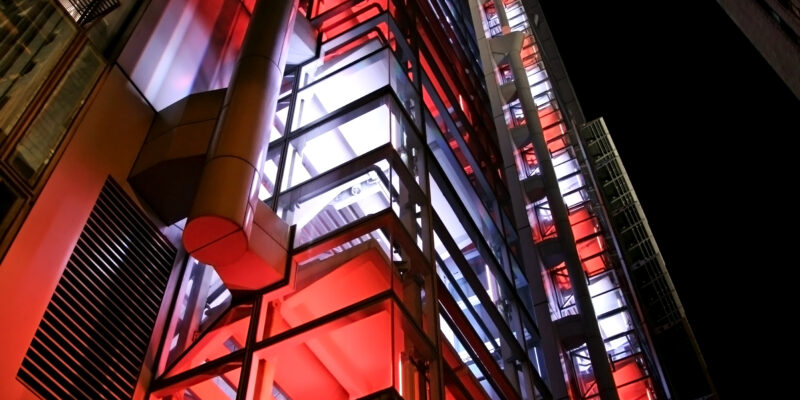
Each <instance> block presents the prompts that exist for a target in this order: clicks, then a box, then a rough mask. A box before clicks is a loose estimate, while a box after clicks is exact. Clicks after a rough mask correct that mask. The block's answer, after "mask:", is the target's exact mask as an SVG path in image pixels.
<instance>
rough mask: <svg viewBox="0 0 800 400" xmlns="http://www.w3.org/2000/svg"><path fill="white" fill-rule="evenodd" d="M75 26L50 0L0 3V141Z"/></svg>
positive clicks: (22, 109) (35, 89)
mask: <svg viewBox="0 0 800 400" xmlns="http://www.w3.org/2000/svg"><path fill="white" fill-rule="evenodd" d="M75 32H76V29H75V27H74V26H73V25H72V23H71V22H70V21H69V17H67V16H66V15H64V14H63V13H62V12H61V10H60V9H59V8H58V7H57V6H55V5H54V4H53V2H51V1H49V0H17V1H2V2H0V38H2V39H0V141H2V139H3V138H5V137H6V136H7V135H8V133H9V132H10V131H11V129H12V128H13V127H14V125H15V124H16V122H17V120H18V119H19V117H20V116H21V115H22V112H23V111H24V110H25V108H26V107H27V106H28V104H29V103H30V102H31V100H33V98H34V96H33V94H34V93H36V91H37V90H38V89H39V87H40V86H41V85H42V83H43V82H44V79H45V78H46V77H47V76H48V75H49V74H50V71H51V70H52V69H53V66H55V64H56V62H57V61H58V60H59V59H60V58H61V54H62V53H63V52H64V49H66V47H67V44H69V42H70V41H71V39H72V38H73V37H74V36H75Z"/></svg>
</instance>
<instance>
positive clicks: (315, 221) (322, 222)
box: [278, 161, 390, 246]
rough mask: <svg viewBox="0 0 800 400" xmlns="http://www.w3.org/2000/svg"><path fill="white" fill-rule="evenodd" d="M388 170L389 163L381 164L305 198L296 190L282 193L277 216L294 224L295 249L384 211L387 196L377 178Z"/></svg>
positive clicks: (387, 202) (385, 189) (388, 198)
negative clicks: (366, 216)
mask: <svg viewBox="0 0 800 400" xmlns="http://www.w3.org/2000/svg"><path fill="white" fill-rule="evenodd" d="M388 169H389V163H388V162H387V161H381V162H378V163H377V164H373V165H372V166H371V167H369V168H367V171H366V172H364V173H361V174H359V175H357V176H355V177H353V178H345V180H344V181H340V182H337V183H334V184H332V185H328V186H329V187H330V186H332V187H330V188H328V189H325V188H320V190H318V191H315V193H314V194H310V195H308V196H301V193H299V192H297V191H296V190H295V191H290V192H288V193H284V194H283V195H282V196H281V197H280V200H279V202H278V215H280V216H281V218H283V220H284V221H286V222H287V223H288V224H290V225H297V227H296V231H295V246H299V245H301V244H303V243H308V242H310V241H311V240H314V239H316V238H318V237H320V236H322V235H324V234H326V233H328V232H330V231H332V230H334V229H337V228H339V227H341V226H344V225H346V224H348V223H350V222H354V221H356V220H357V219H359V218H361V217H363V216H365V215H369V214H374V213H376V212H378V211H381V210H385V209H386V208H388V207H389V206H390V194H389V190H388V188H387V185H386V184H384V183H383V182H382V178H381V177H382V176H385V171H388ZM383 179H386V178H385V177H384V178H383Z"/></svg>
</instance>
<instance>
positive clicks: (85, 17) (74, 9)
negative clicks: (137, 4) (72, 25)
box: [59, 0, 119, 26]
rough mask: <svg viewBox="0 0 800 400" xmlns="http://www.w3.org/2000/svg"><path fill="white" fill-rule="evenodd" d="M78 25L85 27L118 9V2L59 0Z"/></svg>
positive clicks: (105, 0)
mask: <svg viewBox="0 0 800 400" xmlns="http://www.w3.org/2000/svg"><path fill="white" fill-rule="evenodd" d="M59 2H60V3H61V5H62V6H64V8H65V9H66V10H67V12H68V13H69V15H70V16H72V18H73V19H75V22H77V23H78V25H81V26H85V25H88V24H90V23H92V22H93V21H95V20H97V19H99V18H102V17H104V16H105V15H106V14H108V13H110V12H111V11H113V10H114V9H115V8H117V7H119V0H59Z"/></svg>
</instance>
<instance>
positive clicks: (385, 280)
mask: <svg viewBox="0 0 800 400" xmlns="http://www.w3.org/2000/svg"><path fill="white" fill-rule="evenodd" d="M382 236H383V235H382V234H381V232H380V231H374V232H371V233H369V234H367V235H364V236H362V237H361V238H356V240H357V241H358V242H360V243H358V244H355V245H352V244H351V243H346V246H347V247H348V248H347V249H343V248H342V250H341V251H340V252H338V253H337V254H336V255H335V256H330V257H325V258H318V257H313V258H310V259H306V260H304V261H302V262H301V263H300V264H299V265H298V267H297V278H296V283H295V291H294V292H293V293H291V294H289V295H288V296H286V297H285V298H284V299H283V301H282V303H281V305H280V307H279V310H278V315H280V318H275V320H274V321H273V323H272V326H271V327H270V329H268V332H267V334H266V335H265V336H264V337H265V338H266V337H271V336H274V335H276V334H278V333H281V332H284V331H286V330H289V329H291V328H296V327H298V326H300V325H303V324H305V323H307V322H310V321H312V320H315V319H317V318H320V317H322V316H324V315H327V314H330V313H332V312H335V311H338V310H341V309H344V308H346V307H348V306H350V305H353V304H356V303H358V302H359V301H362V300H365V299H367V298H369V297H372V296H375V295H377V294H380V293H382V292H386V291H388V290H392V288H393V287H394V288H398V287H402V283H401V282H400V276H399V275H398V274H397V273H396V270H395V268H394V267H393V265H394V264H393V263H392V257H391V256H390V253H387V252H386V250H385V249H384V248H383V245H384V244H383V243H385V242H386V241H385V238H384V237H382ZM373 237H378V240H375V239H373ZM353 242H355V240H354V241H353ZM312 251H313V249H312Z"/></svg>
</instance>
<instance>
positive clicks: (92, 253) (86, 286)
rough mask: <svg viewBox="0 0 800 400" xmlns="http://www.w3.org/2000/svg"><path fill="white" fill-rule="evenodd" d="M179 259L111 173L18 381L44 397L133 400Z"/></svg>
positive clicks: (21, 369) (81, 235) (34, 340)
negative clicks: (145, 357)
mask: <svg viewBox="0 0 800 400" xmlns="http://www.w3.org/2000/svg"><path fill="white" fill-rule="evenodd" d="M175 256H176V249H175V248H174V247H173V246H172V245H171V244H170V243H169V242H168V241H167V240H166V239H165V238H164V237H163V236H162V235H161V233H160V232H159V231H158V230H157V229H156V228H155V227H154V226H153V225H152V224H151V223H150V222H149V221H148V220H147V218H146V217H145V216H144V215H143V214H142V213H141V211H140V210H139V209H138V207H137V206H136V205H135V204H134V203H133V202H132V201H131V200H130V199H129V198H128V197H127V196H126V195H125V193H124V192H123V190H122V188H121V187H120V186H119V184H117V183H116V182H114V181H113V180H112V179H111V178H109V179H108V180H107V181H106V183H105V185H104V186H103V189H102V191H101V192H100V196H99V197H98V199H97V203H96V204H95V206H94V208H93V209H92V213H91V215H90V216H89V220H88V221H87V223H86V226H84V228H83V231H82V232H81V234H80V237H79V239H78V243H77V244H76V245H75V249H74V250H73V253H72V255H71V256H70V259H69V262H68V264H67V266H66V267H65V269H64V273H63V275H62V276H61V279H60V280H59V282H58V286H57V287H56V290H55V292H54V293H53V297H52V298H51V299H50V304H49V305H48V306H47V309H46V311H45V313H44V317H43V318H42V321H41V323H40V324H39V328H38V329H37V331H36V334H35V335H34V337H33V340H32V342H31V345H30V348H29V349H28V352H27V353H26V354H25V359H24V360H23V362H22V366H21V367H20V369H19V372H18V373H17V379H19V380H20V381H21V382H22V383H24V384H25V385H26V386H27V387H28V388H29V389H31V390H32V391H33V392H35V393H36V394H37V395H39V397H41V398H46V399H50V398H85V399H90V398H91V399H100V398H102V399H130V398H131V397H132V395H133V392H134V388H135V386H136V382H137V379H138V377H139V371H140V369H141V366H142V362H143V360H144V356H145V351H146V350H147V345H148V343H149V340H150V335H151V332H152V329H153V325H154V324H155V320H156V316H157V314H158V310H159V307H160V304H161V299H162V296H163V295H164V290H165V288H166V285H167V280H168V278H169V274H170V270H171V268H172V265H173V261H174V259H175Z"/></svg>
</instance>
